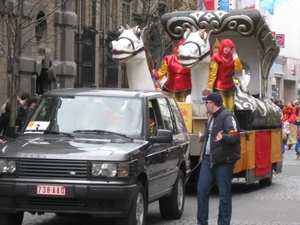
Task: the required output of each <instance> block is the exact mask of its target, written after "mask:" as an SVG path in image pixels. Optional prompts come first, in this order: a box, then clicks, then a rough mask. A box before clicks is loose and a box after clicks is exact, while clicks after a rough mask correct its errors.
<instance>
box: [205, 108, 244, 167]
mask: <svg viewBox="0 0 300 225" xmlns="http://www.w3.org/2000/svg"><path fill="white" fill-rule="evenodd" d="M212 118H214V121H213V125H212V133H211V138H210V159H211V163H212V165H216V164H223V163H233V164H234V163H235V162H236V161H237V160H238V159H240V157H241V156H240V154H241V147H240V128H239V124H238V122H237V119H236V117H235V116H234V115H233V114H232V113H231V112H229V111H228V110H227V109H225V107H224V106H221V107H220V109H219V110H218V111H216V112H215V113H214V114H213V117H212ZM212 118H211V119H212ZM208 124H209V122H208ZM208 127H209V125H207V127H206V130H205V133H204V136H202V138H201V141H202V143H203V145H202V147H203V148H204V149H203V151H202V153H203V154H205V147H206V142H207V139H208ZM220 131H223V134H222V136H223V137H222V140H221V141H215V139H216V136H217V134H218V133H219V132H220Z"/></svg>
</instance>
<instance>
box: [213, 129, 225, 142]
mask: <svg viewBox="0 0 300 225" xmlns="http://www.w3.org/2000/svg"><path fill="white" fill-rule="evenodd" d="M222 134H223V131H222V130H221V131H220V132H219V133H218V134H217V136H216V139H215V141H221V140H222V138H223V135H222Z"/></svg>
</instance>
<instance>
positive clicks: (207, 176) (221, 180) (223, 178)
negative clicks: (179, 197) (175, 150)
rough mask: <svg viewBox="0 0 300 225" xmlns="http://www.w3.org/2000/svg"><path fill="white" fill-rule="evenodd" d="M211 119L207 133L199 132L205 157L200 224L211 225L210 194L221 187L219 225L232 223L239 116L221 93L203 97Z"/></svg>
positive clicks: (200, 184) (199, 189) (200, 181)
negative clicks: (236, 115)
mask: <svg viewBox="0 0 300 225" xmlns="http://www.w3.org/2000/svg"><path fill="white" fill-rule="evenodd" d="M202 99H203V101H205V106H206V110H207V112H208V114H209V120H208V123H207V127H206V129H205V133H204V134H202V133H201V132H199V142H202V145H201V149H202V151H201V152H202V153H201V158H203V160H202V163H201V168H200V173H199V179H198V185H197V200H198V211H197V225H208V215H209V195H210V191H211V189H212V187H213V185H214V184H215V183H216V184H217V185H218V188H219V215H218V225H229V224H230V221H231V215H232V194H231V181H232V178H233V169H234V164H235V162H236V161H237V160H238V159H240V133H239V132H240V128H239V124H238V121H237V119H236V117H235V116H234V115H233V114H232V113H231V112H230V111H229V110H227V109H226V108H225V107H224V106H223V105H222V103H223V98H222V96H221V94H219V93H218V92H211V93H210V94H208V95H207V96H206V97H203V98H202Z"/></svg>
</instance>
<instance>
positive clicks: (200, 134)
mask: <svg viewBox="0 0 300 225" xmlns="http://www.w3.org/2000/svg"><path fill="white" fill-rule="evenodd" d="M202 136H203V134H202V133H201V131H199V138H198V142H201V137H202Z"/></svg>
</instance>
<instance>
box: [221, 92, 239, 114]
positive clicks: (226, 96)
mask: <svg viewBox="0 0 300 225" xmlns="http://www.w3.org/2000/svg"><path fill="white" fill-rule="evenodd" d="M217 92H219V93H220V94H221V95H222V98H223V105H224V107H225V108H226V109H228V111H230V112H232V113H234V92H235V89H232V90H229V91H220V90H217Z"/></svg>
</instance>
